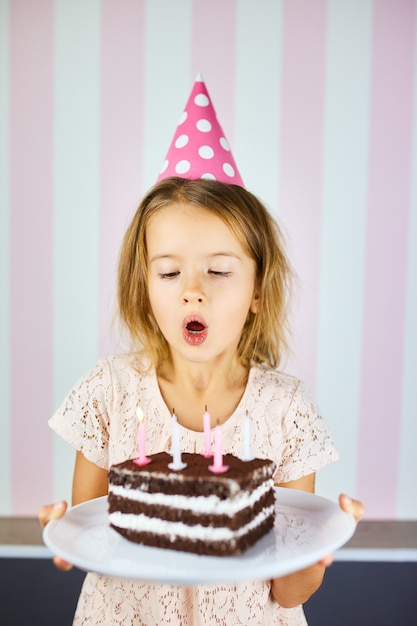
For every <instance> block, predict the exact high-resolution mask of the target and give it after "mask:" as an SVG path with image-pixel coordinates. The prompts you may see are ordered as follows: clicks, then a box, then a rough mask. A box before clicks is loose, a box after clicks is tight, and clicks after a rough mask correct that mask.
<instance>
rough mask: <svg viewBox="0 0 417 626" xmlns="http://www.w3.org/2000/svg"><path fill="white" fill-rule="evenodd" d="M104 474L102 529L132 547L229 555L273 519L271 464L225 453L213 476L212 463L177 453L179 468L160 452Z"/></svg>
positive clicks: (249, 543) (267, 528)
mask: <svg viewBox="0 0 417 626" xmlns="http://www.w3.org/2000/svg"><path fill="white" fill-rule="evenodd" d="M149 459H150V462H149V463H148V464H146V465H142V466H140V465H138V464H137V463H135V460H133V459H132V460H129V461H124V462H123V463H119V464H117V465H113V466H112V467H111V468H110V470H109V496H108V504H109V519H110V525H111V526H112V527H113V528H114V529H115V530H116V531H117V532H119V533H120V534H121V535H123V536H124V537H126V538H127V539H129V540H130V541H134V542H136V543H139V544H144V545H147V546H154V547H158V548H165V549H167V548H168V549H172V550H183V551H186V552H193V553H196V554H205V555H211V556H233V555H236V554H240V553H242V552H244V551H245V550H247V549H248V548H249V547H250V546H252V545H254V544H255V543H256V542H257V541H258V540H259V539H260V538H261V537H263V535H265V534H266V533H267V532H269V531H270V530H271V528H272V527H273V524H274V518H275V491H274V483H273V475H274V472H275V464H274V463H273V461H270V460H266V459H252V460H250V461H242V460H241V459H239V458H237V457H235V456H234V455H232V454H225V455H224V457H223V462H224V464H225V466H228V469H227V471H225V472H224V473H221V474H216V473H213V472H212V471H211V470H210V469H209V466H210V465H211V463H212V462H213V460H212V459H208V458H205V457H204V456H203V455H201V454H191V453H183V455H182V461H183V462H184V464H186V467H185V468H184V469H181V470H180V471H177V470H173V469H170V468H169V465H170V464H171V461H172V457H171V455H170V454H168V453H167V452H159V453H158V454H153V455H150V457H149Z"/></svg>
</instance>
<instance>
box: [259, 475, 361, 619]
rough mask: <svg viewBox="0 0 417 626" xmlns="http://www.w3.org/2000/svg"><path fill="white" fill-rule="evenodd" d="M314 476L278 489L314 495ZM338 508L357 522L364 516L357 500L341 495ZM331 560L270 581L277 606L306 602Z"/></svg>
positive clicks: (319, 583) (286, 484)
mask: <svg viewBox="0 0 417 626" xmlns="http://www.w3.org/2000/svg"><path fill="white" fill-rule="evenodd" d="M315 479H316V475H315V474H309V475H308V476H304V477H303V478H300V479H298V480H293V481H291V482H288V483H282V484H280V485H278V486H279V487H287V488H289V489H300V490H301V491H308V492H309V493H314V487H315ZM339 504H340V507H341V508H342V509H343V510H344V511H347V512H348V513H351V514H352V515H353V516H354V518H355V520H356V521H357V522H358V521H359V520H360V518H361V517H362V516H363V514H364V506H363V504H362V503H361V502H358V501H357V500H352V499H351V498H349V497H347V496H344V495H341V496H340V498H339ZM332 560H333V558H332V556H331V555H328V556H326V557H324V558H323V559H322V560H321V561H320V562H319V563H316V564H315V565H311V566H310V567H307V568H306V569H303V570H300V571H299V572H294V573H293V574H288V575H287V576H282V577H281V578H275V579H274V580H272V581H271V593H272V596H273V597H274V599H275V600H276V601H277V602H278V604H279V605H280V606H282V607H285V608H292V607H294V606H298V605H299V604H303V603H304V602H306V601H307V600H308V599H309V598H310V596H312V595H313V593H314V592H315V591H317V589H318V588H319V587H320V585H321V583H322V581H323V576H324V572H325V569H326V567H327V566H328V565H330V564H331V562H332Z"/></svg>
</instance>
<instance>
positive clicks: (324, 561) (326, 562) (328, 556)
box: [319, 554, 334, 567]
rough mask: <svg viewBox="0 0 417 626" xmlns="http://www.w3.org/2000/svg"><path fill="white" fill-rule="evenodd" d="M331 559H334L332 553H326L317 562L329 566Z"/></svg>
mask: <svg viewBox="0 0 417 626" xmlns="http://www.w3.org/2000/svg"><path fill="white" fill-rule="evenodd" d="M333 561H334V556H333V554H326V556H324V557H323V558H322V559H320V561H319V563H320V565H324V567H330V565H331V564H332V563H333Z"/></svg>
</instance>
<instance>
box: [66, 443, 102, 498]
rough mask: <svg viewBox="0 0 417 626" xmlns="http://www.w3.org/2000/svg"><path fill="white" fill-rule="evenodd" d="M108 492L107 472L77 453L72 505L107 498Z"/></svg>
mask: <svg viewBox="0 0 417 626" xmlns="http://www.w3.org/2000/svg"><path fill="white" fill-rule="evenodd" d="M107 492H108V478H107V470H105V469H103V468H102V467H98V466H97V465H95V464H94V463H92V462H91V461H88V460H87V459H86V458H85V456H84V455H83V454H82V453H81V452H77V456H76V458H75V467H74V477H73V479H72V505H73V506H74V505H76V504H80V503H81V502H86V501H87V500H92V499H93V498H99V497H100V496H106V495H107Z"/></svg>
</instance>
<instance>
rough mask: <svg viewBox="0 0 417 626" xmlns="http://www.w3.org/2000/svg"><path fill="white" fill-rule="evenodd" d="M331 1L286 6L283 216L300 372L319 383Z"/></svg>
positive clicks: (298, 0) (294, 1)
mask: <svg viewBox="0 0 417 626" xmlns="http://www.w3.org/2000/svg"><path fill="white" fill-rule="evenodd" d="M325 28H326V1H325V0H317V1H316V2H304V1H303V0H285V1H284V6H283V51H282V58H283V61H282V119H281V147H280V153H281V157H280V160H281V168H280V172H279V192H280V195H279V205H280V206H279V217H280V219H281V220H282V221H283V224H284V228H285V231H286V233H288V235H287V239H288V244H289V253H290V256H291V260H292V262H293V264H294V266H295V269H296V271H297V273H298V275H299V277H300V279H301V282H300V287H301V290H302V298H301V299H300V301H299V304H298V312H297V313H296V314H295V315H294V319H293V322H292V329H293V332H294V343H293V350H294V354H295V356H296V359H297V366H296V372H297V374H298V375H300V376H301V377H302V378H303V379H304V380H305V381H306V382H307V384H308V385H309V386H310V388H312V389H314V386H315V376H316V374H315V369H316V360H317V319H318V294H319V257H320V254H319V249H320V217H321V216H320V204H321V191H322V190H321V181H322V158H323V127H324V121H323V116H324V111H323V108H324V68H325V47H324V46H325Z"/></svg>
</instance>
